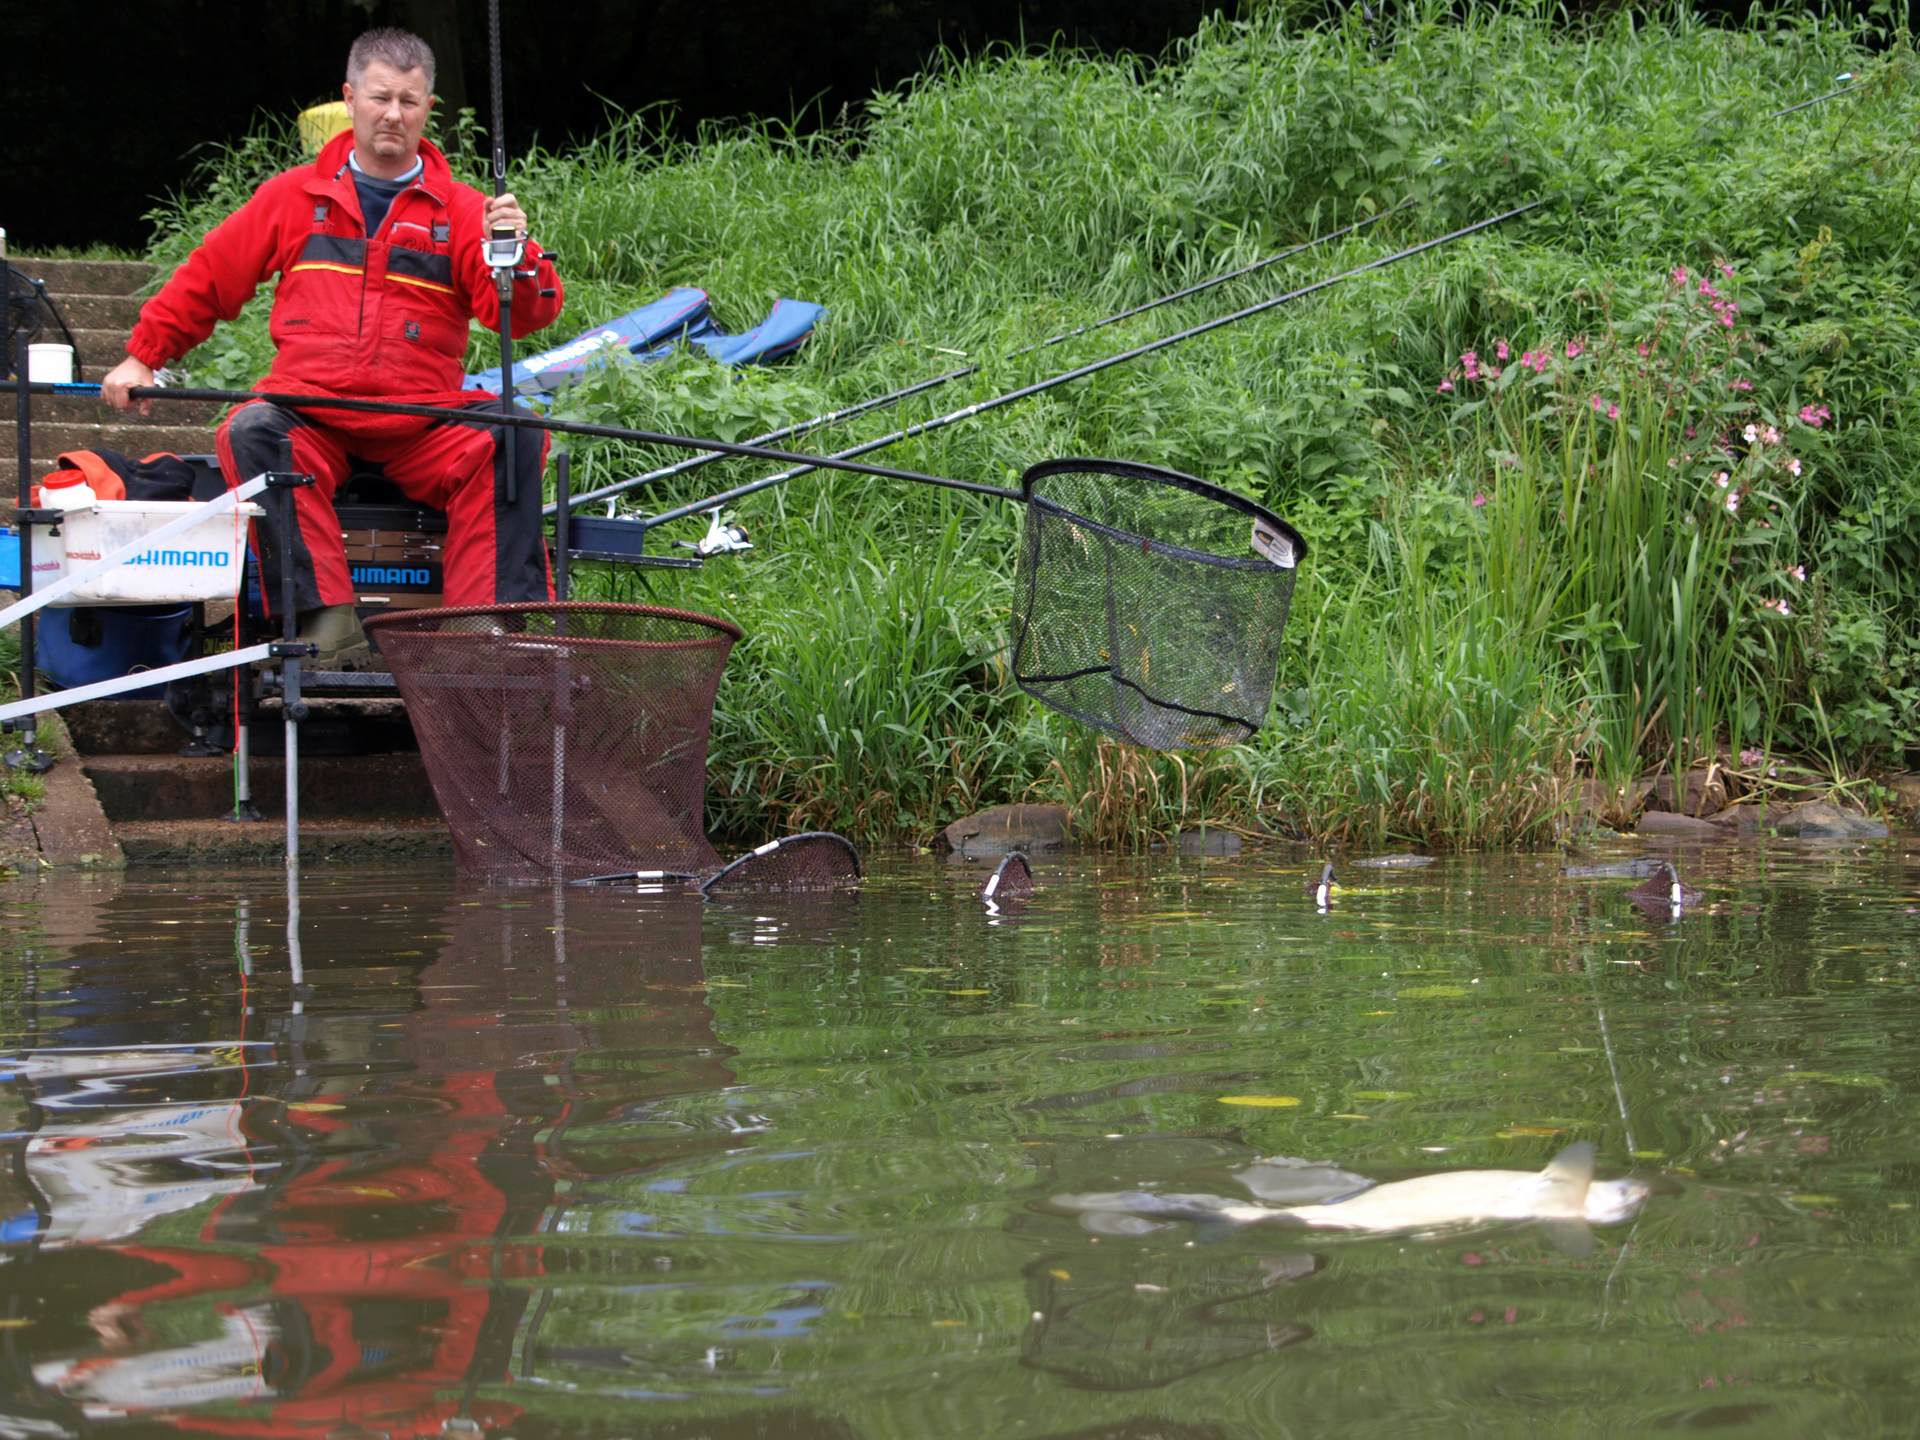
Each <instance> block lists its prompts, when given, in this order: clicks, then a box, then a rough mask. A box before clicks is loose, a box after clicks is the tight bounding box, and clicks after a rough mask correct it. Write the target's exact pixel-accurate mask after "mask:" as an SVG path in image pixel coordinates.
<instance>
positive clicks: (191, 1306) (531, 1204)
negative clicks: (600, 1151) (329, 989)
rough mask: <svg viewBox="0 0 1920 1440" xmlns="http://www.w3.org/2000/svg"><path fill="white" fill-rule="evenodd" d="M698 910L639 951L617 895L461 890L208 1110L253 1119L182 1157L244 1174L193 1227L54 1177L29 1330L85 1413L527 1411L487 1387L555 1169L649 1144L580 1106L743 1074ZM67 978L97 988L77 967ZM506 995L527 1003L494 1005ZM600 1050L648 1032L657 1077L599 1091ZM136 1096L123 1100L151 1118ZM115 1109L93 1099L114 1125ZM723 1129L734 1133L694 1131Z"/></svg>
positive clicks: (501, 1418)
mask: <svg viewBox="0 0 1920 1440" xmlns="http://www.w3.org/2000/svg"><path fill="white" fill-rule="evenodd" d="M596 902H598V903H596ZM699 916H700V912H699V908H698V906H697V905H695V906H680V907H678V908H677V909H675V910H672V911H670V912H667V913H666V914H664V915H662V916H659V917H653V923H650V924H649V927H648V934H649V938H650V941H651V942H652V943H650V945H649V947H648V949H647V951H646V953H645V956H644V958H636V957H635V954H634V951H633V948H632V940H633V933H634V932H633V923H634V917H633V915H632V913H631V910H630V908H628V907H626V906H623V905H620V904H618V903H617V897H612V896H589V897H584V898H583V899H582V900H581V901H579V902H577V903H576V904H575V906H574V908H573V911H572V913H571V915H566V916H560V917H558V918H557V919H556V917H555V916H554V915H552V914H551V913H548V912H546V911H545V910H544V908H535V909H524V908H508V907H505V906H499V905H494V904H457V905H454V906H452V907H450V908H449V909H448V910H447V911H446V912H445V914H444V915H442V916H441V917H439V923H440V926H441V927H442V928H443V929H444V931H445V933H446V934H447V936H448V939H447V942H446V944H445V946H444V948H443V949H442V951H441V953H440V955H439V956H438V958H437V959H436V961H435V962H434V963H433V964H432V965H431V966H429V967H427V968H425V969H424V970H423V971H421V972H419V973H418V974H417V975H416V976H411V977H408V983H407V985H406V986H405V988H404V989H402V990H400V991H398V992H396V993H395V994H393V996H392V997H391V998H386V997H383V998H382V1001H381V1003H380V1012H381V1013H370V1012H369V1010H368V1009H367V1008H361V1009H359V1010H357V1011H355V1010H350V1009H342V1008H329V1007H328V1006H327V1004H326V1003H325V982H324V979H323V980H322V982H321V986H320V990H321V993H322V1000H321V1003H319V1004H317V1005H315V1006H314V1007H313V1008H311V1009H310V1011H309V1013H307V1014H305V1015H282V1016H280V1017H279V1018H278V1019H277V1020H276V1021H274V1022H273V1023H272V1024H271V1026H270V1029H271V1031H272V1034H273V1040H274V1050H273V1060H274V1062H276V1063H274V1064H273V1065H272V1067H271V1068H270V1069H257V1070H255V1071H251V1072H241V1071H236V1072H234V1074H233V1075H229V1076H228V1077H227V1079H226V1081H225V1083H226V1084H227V1085H228V1087H229V1088H230V1089H232V1088H245V1089H247V1090H248V1091H249V1092H250V1093H247V1094H245V1095H243V1096H232V1095H229V1096H228V1097H227V1098H226V1100H225V1101H224V1102H223V1105H222V1107H217V1108H221V1109H222V1113H223V1114H228V1115H230V1116H231V1117H232V1118H233V1121H234V1126H235V1132H234V1134H233V1135H232V1136H231V1137H227V1138H225V1139H224V1140H223V1144H224V1146H225V1148H224V1149H220V1148H216V1149H215V1150H213V1151H209V1152H199V1153H197V1154H196V1155H188V1154H186V1152H184V1151H178V1150H177V1147H176V1151H177V1153H174V1154H171V1155H170V1156H168V1157H167V1162H166V1163H167V1164H169V1165H179V1164H184V1163H191V1162H193V1161H195V1160H199V1161H205V1160H206V1159H207V1156H208V1155H209V1154H212V1155H215V1156H216V1157H217V1158H218V1161H219V1164H220V1166H221V1167H222V1168H223V1170H224V1171H225V1172H226V1173H227V1174H228V1175H229V1176H230V1177H237V1178H241V1179H243V1180H244V1183H243V1184H242V1185H241V1186H240V1187H239V1188H238V1189H237V1190H236V1192H235V1193H231V1194H226V1195H224V1196H220V1197H218V1198H215V1197H213V1196H211V1195H201V1196H199V1197H198V1198H197V1199H196V1200H195V1201H194V1202H193V1204H194V1206H195V1207H199V1208H203V1209H204V1210H205V1214H204V1218H203V1219H202V1220H201V1222H200V1225H199V1227H198V1230H197V1233H195V1234H194V1236H193V1239H192V1240H190V1241H185V1242H181V1241H175V1242H173V1243H159V1242H156V1241H154V1240H152V1239H151V1238H150V1234H149V1233H142V1228H141V1226H140V1225H138V1224H135V1225H133V1226H132V1227H130V1228H129V1227H126V1226H121V1225H116V1227H115V1228H114V1229H113V1230H112V1232H111V1236H112V1238H111V1242H110V1243H89V1241H88V1239H87V1238H85V1237H88V1236H101V1237H102V1238H104V1236H105V1233H106V1232H102V1231H101V1230H100V1228H99V1227H100V1223H101V1221H100V1219H99V1217H97V1216H94V1217H89V1216H88V1215H86V1214H82V1213H80V1212H81V1211H84V1210H85V1209H86V1208H87V1207H88V1206H89V1205H90V1204H93V1203H95V1202H94V1201H93V1200H90V1199H89V1198H88V1196H89V1195H90V1194H91V1195H94V1196H95V1197H97V1199H98V1203H99V1205H100V1206H102V1207H104V1209H105V1210H107V1211H110V1212H113V1213H114V1214H116V1215H118V1214H120V1213H121V1212H122V1211H124V1210H125V1209H126V1206H125V1205H124V1204H123V1203H122V1202H123V1200H124V1194H122V1195H121V1196H120V1197H118V1198H116V1197H115V1196H113V1195H112V1194H111V1193H109V1194H107V1195H105V1196H102V1195H100V1192H98V1191H93V1192H88V1191H85V1190H82V1189H80V1188H79V1187H76V1186H62V1187H59V1188H60V1191H61V1193H60V1196H59V1198H58V1205H59V1206H60V1207H61V1213H60V1214H57V1215H56V1216H55V1217H54V1221H53V1223H52V1224H50V1225H49V1226H48V1227H47V1229H46V1232H45V1235H43V1237H42V1239H41V1241H40V1245H39V1248H38V1249H37V1250H36V1251H35V1252H33V1253H32V1254H31V1255H30V1256H27V1257H23V1262H22V1263H21V1264H20V1265H18V1266H16V1267H10V1268H12V1269H13V1271H14V1273H13V1274H12V1275H11V1276H10V1277H9V1278H10V1280H12V1281H14V1282H16V1284H17V1283H18V1282H23V1281H24V1282H25V1284H24V1290H26V1291H31V1292H37V1295H38V1299H37V1308H38V1310H39V1311H40V1312H41V1313H43V1314H46V1315H47V1316H48V1317H49V1318H50V1319H52V1320H54V1321H55V1322H56V1323H54V1324H51V1325H49V1326H48V1327H47V1328H46V1329H44V1330H39V1329H38V1328H37V1327H36V1331H35V1333H34V1336H33V1338H34V1339H35V1340H40V1341H41V1342H42V1343H41V1344H40V1345H36V1346H34V1347H33V1348H34V1349H35V1351H37V1353H35V1354H32V1355H30V1356H27V1357H25V1358H26V1359H27V1360H28V1367H29V1370H30V1375H31V1378H32V1381H33V1382H34V1383H35V1384H36V1385H38V1386H39V1387H40V1388H41V1390H42V1392H43V1393H47V1392H51V1394H53V1395H58V1396H60V1397H62V1398H63V1399H64V1400H65V1401H66V1403H67V1404H68V1405H70V1406H73V1407H77V1409H78V1411H79V1412H80V1414H81V1415H83V1416H85V1415H93V1416H105V1415H109V1414H147V1415H150V1416H155V1417H156V1418H164V1419H165V1420H167V1421H168V1422H170V1423H173V1424H176V1425H179V1426H181V1427H182V1428H186V1429H191V1430H193V1431H195V1432H196V1433H223V1434H234V1435H301V1434H315V1435H319V1434H328V1433H334V1432H337V1431H339V1430H341V1429H344V1428H352V1429H354V1430H355V1431H356V1432H359V1431H377V1432H381V1433H385V1434H388V1435H395V1436H400V1435H406V1436H425V1435H435V1434H439V1433H442V1429H443V1427H444V1426H446V1425H447V1424H448V1423H449V1422H454V1423H455V1424H465V1425H469V1426H472V1427H477V1428H480V1429H495V1428H498V1427H500V1426H503V1425H506V1424H508V1423H510V1422H511V1421H512V1420H514V1419H515V1418H516V1417H517V1416H518V1415H519V1414H520V1410H519V1408H518V1407H517V1406H516V1405H514V1404H512V1403H511V1402H510V1401H508V1400H504V1399H500V1398H497V1397H496V1396H494V1395H492V1394H490V1393H487V1392H488V1390H489V1389H491V1388H492V1387H497V1386H499V1385H500V1384H502V1383H503V1382H505V1381H506V1380H507V1378H508V1376H509V1372H510V1370H511V1368H512V1365H513V1360H514V1356H515V1355H516V1353H518V1352H519V1351H520V1349H521V1342H520V1340H517V1339H516V1336H517V1334H518V1333H519V1332H521V1331H525V1332H526V1333H525V1335H524V1337H522V1338H523V1339H524V1344H525V1346H526V1347H527V1349H528V1350H529V1351H530V1350H531V1349H532V1347H533V1345H534V1344H535V1341H536V1338H537V1337H536V1335H535V1333H534V1332H535V1330H536V1328H537V1327H536V1326H535V1325H534V1324H533V1323H532V1321H531V1320H530V1319H529V1318H528V1316H527V1312H526V1301H527V1299H528V1297H529V1296H530V1295H531V1294H533V1293H534V1292H535V1291H536V1289H537V1288H538V1283H537V1282H538V1279H539V1277H540V1276H541V1274H542V1273H543V1270H544V1260H543V1255H542V1249H541V1243H540V1239H539V1237H540V1236H541V1235H542V1234H543V1233H544V1232H545V1231H546V1229H547V1228H548V1227H547V1223H546V1222H547V1221H548V1219H549V1217H554V1216H556V1213H557V1212H555V1211H554V1210H553V1209H552V1207H553V1206H554V1204H555V1203H556V1193H555V1186H554V1176H555V1175H556V1174H557V1173H564V1174H571V1175H576V1176H578V1175H585V1174H600V1173H606V1172H609V1171H612V1170H614V1169H624V1168H630V1167H631V1166H632V1165H633V1164H634V1163H635V1161H636V1156H635V1147H633V1146H632V1145H631V1144H626V1145H620V1146H616V1147H613V1148H612V1149H611V1150H609V1151H608V1152H607V1154H606V1155H605V1156H604V1157H601V1156H599V1155H597V1154H596V1152H595V1151H594V1149H593V1148H592V1147H591V1146H590V1145H588V1144H585V1143H582V1144H580V1145H577V1146H576V1145H574V1144H573V1143H572V1142H571V1140H570V1138H569V1136H568V1129H569V1126H570V1124H572V1123H574V1122H576V1121H584V1122H586V1123H585V1124H584V1125H583V1127H582V1128H583V1129H587V1130H589V1131H591V1130H592V1129H593V1128H595V1122H598V1121H601V1120H603V1119H604V1118H605V1116H604V1113H603V1112H604V1109H605V1108H606V1107H607V1106H617V1107H619V1108H621V1109H622V1110H623V1111H624V1110H626V1109H627V1108H629V1107H630V1106H631V1105H632V1103H633V1102H634V1101H635V1100H636V1099H638V1100H641V1101H642V1102H644V1100H645V1099H646V1098H647V1097H648V1096H650V1095H652V1094H656V1093H657V1094H677V1093H685V1092H688V1091H704V1090H710V1089H714V1088H719V1087H723V1086H726V1085H728V1084H730V1083H731V1080H732V1076H731V1073H730V1072H729V1071H728V1069H727V1067H726V1064H725V1056H726V1055H727V1053H728V1052H727V1051H726V1049H725V1048H724V1047H723V1046H721V1045H719V1044H718V1042H717V1041H716V1040H715V1038H714V1034H713V1028H712V1017H711V1014H710V1012H709V1011H708V1009H707V1007H706V1004H705V1002H704V999H703V996H702V993H701V987H700V984H699V981H700V966H699V958H698V957H699ZM674 917H678V920H679V923H678V925H675V924H673V923H671V921H672V919H673V918H674ZM312 938H313V937H311V936H310V937H309V940H311V939H312ZM569 946H570V948H569ZM388 973H389V974H392V973H394V972H392V971H391V970H389V972H388ZM70 978H72V979H74V980H75V981H76V982H78V988H84V972H83V971H81V970H76V971H75V972H74V974H73V976H71V977H70ZM175 978H176V982H177V972H175ZM342 998H344V997H342ZM395 1000H397V1001H398V1002H399V1004H398V1005H395V1004H394V1003H393V1002H394V1001H395ZM358 1003H359V1004H360V1005H362V1006H363V1007H364V1006H365V1001H364V999H362V1000H361V1001H359V1002H358ZM507 1014H511V1015H512V1016H513V1017H514V1023H511V1024H501V1023H499V1017H501V1016H502V1015H507ZM216 1023H218V1022H216ZM600 1046H617V1047H619V1048H620V1049H621V1050H622V1051H623V1052H624V1053H627V1054H631V1053H633V1052H635V1051H641V1052H642V1053H646V1054H648V1055H650V1056H651V1057H653V1058H654V1059H655V1060H656V1061H657V1072H656V1073H655V1074H653V1075H651V1076H648V1077H645V1078H640V1079H638V1080H637V1081H636V1077H634V1076H633V1075H631V1074H630V1073H626V1072H624V1071H622V1072H618V1073H617V1080H618V1085H617V1089H616V1090H614V1091H610V1092H609V1095H608V1097H607V1098H606V1099H605V1100H604V1101H603V1100H602V1098H601V1096H599V1095H598V1094H596V1093H595V1089H594V1083H593V1072H592V1070H591V1067H589V1069H588V1071H587V1072H585V1073H584V1074H583V1073H581V1072H579V1071H577V1070H576V1069H575V1068H574V1067H573V1066H572V1065H571V1064H570V1059H571V1057H574V1056H580V1055H583V1054H585V1053H586V1052H590V1051H591V1050H593V1049H594V1048H596V1047H600ZM148 1063H149V1064H151V1063H152V1062H151V1061H149V1062H148ZM163 1063H173V1062H172V1061H170V1060H169V1061H165V1062H163ZM239 1075H250V1076H251V1079H250V1081H247V1082H245V1083H244V1084H243V1085H236V1084H235V1077H236V1076H239ZM263 1075H264V1076H266V1077H267V1079H266V1082H265V1083H262V1076H263ZM556 1080H557V1081H558V1082H559V1083H554V1082H555V1081H556ZM125 1093H126V1094H128V1095H133V1096H135V1097H136V1098H139V1096H140V1095H141V1093H142V1092H140V1091H139V1087H138V1086H137V1085H134V1086H131V1087H129V1089H128V1090H127V1091H126V1092H125ZM102 1098H103V1099H104V1098H108V1097H107V1096H105V1095H103V1097H102ZM141 1113H143V1112H142V1111H141V1110H140V1109H139V1107H121V1112H120V1114H119V1117H118V1118H120V1119H121V1120H122V1121H124V1123H125V1124H126V1125H128V1126H137V1125H141V1124H149V1123H150V1120H142V1119H140V1118H138V1116H139V1115H140V1114H141ZM115 1118H116V1115H115V1112H114V1111H113V1109H112V1108H111V1107H106V1108H102V1109H99V1110H96V1111H95V1112H94V1113H93V1116H92V1121H91V1123H92V1124H93V1126H94V1127H95V1133H96V1135H97V1136H98V1138H100V1139H101V1140H102V1141H103V1142H106V1143H111V1140H112V1138H113V1135H114V1128H113V1127H114V1121H115ZM120 1138H121V1139H122V1140H124V1139H125V1138H126V1136H125V1135H124V1134H123V1135H121V1136H120ZM715 1142H717V1143H721V1144H724V1143H727V1142H726V1138H725V1137H724V1136H721V1137H713V1139H711V1140H709V1139H708V1137H700V1140H699V1141H698V1142H695V1143H715ZM686 1143H687V1142H686V1141H685V1140H682V1139H675V1140H674V1141H672V1142H670V1144H669V1145H668V1147H667V1148H668V1149H669V1150H670V1151H671V1153H672V1154H675V1155H677V1154H680V1153H683V1150H684V1146H685V1144H686ZM103 1174H104V1177H105V1179H106V1180H107V1182H108V1183H107V1189H108V1191H109V1192H111V1191H112V1190H114V1189H120V1190H122V1191H124V1190H125V1189H126V1188H127V1187H133V1188H136V1189H137V1188H138V1186H137V1182H138V1181H139V1179H140V1177H139V1176H138V1175H137V1174H134V1173H132V1172H122V1173H117V1174H116V1173H108V1172H103ZM149 1178H152V1177H149ZM190 1208H191V1207H190ZM175 1213H176V1214H182V1213H185V1212H184V1211H176V1212H175ZM48 1237H56V1238H53V1239H49V1238H48ZM23 1272H24V1273H23ZM76 1282H78V1283H76ZM87 1294H91V1295H93V1296H96V1297H99V1298H98V1299H97V1300H96V1301H94V1302H93V1303H91V1304H90V1305H89V1304H87V1302H86V1301H84V1300H80V1302H79V1303H80V1304H82V1305H83V1306H85V1317H86V1324H87V1327H88V1331H87V1332H83V1333H88V1334H90V1336H91V1341H92V1343H91V1345H87V1344H85V1343H83V1342H81V1341H80V1339H79V1337H77V1336H75V1335H74V1333H73V1330H72V1325H71V1320H70V1319H69V1318H68V1315H70V1314H71V1307H72V1306H73V1305H74V1303H75V1301H76V1298H77V1297H80V1296H84V1295H87ZM61 1309H65V1310H66V1311H67V1312H68V1315H59V1314H58V1313H57V1312H58V1311H59V1310H61ZM63 1327H64V1332H63ZM183 1335H184V1336H190V1337H192V1338H188V1339H184V1340H183V1339H182V1338H180V1337H182V1336H183ZM46 1341H51V1342H52V1343H51V1344H47V1343H45V1342H46ZM69 1413H71V1412H69Z"/></svg>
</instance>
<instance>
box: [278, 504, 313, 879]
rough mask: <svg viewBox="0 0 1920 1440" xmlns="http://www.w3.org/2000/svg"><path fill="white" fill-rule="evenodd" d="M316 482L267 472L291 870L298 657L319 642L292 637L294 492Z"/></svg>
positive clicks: (292, 866) (301, 715) (296, 841)
mask: <svg viewBox="0 0 1920 1440" xmlns="http://www.w3.org/2000/svg"><path fill="white" fill-rule="evenodd" d="M311 484H313V477H312V476H311V475H292V474H287V473H285V472H281V471H273V472H269V474H268V475H267V498H268V499H269V500H270V501H271V502H272V503H273V504H274V505H275V506H276V507H277V512H278V518H277V521H276V528H277V529H278V531H279V543H280V546H281V550H282V553H281V556H280V639H279V640H278V641H277V642H275V644H274V645H273V647H272V653H273V656H274V658H275V659H277V660H278V661H279V662H280V714H281V715H282V716H283V717H284V718H285V720H286V771H287V871H288V873H289V874H290V875H296V876H297V875H298V873H299V870H300V722H301V721H302V720H304V719H306V718H307V707H306V705H305V703H304V702H303V701H302V700H301V699H300V661H301V660H302V658H304V657H306V656H309V655H316V654H318V653H319V647H318V646H315V645H309V644H306V643H304V642H302V641H299V640H296V639H294V627H295V625H296V624H297V620H296V617H295V615H294V613H293V537H294V535H295V534H296V533H297V532H296V530H295V528H294V527H295V524H296V522H295V520H294V516H293V492H294V490H295V489H296V488H297V487H299V486H301V485H311Z"/></svg>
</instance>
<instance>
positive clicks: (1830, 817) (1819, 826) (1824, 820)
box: [1773, 800, 1889, 840]
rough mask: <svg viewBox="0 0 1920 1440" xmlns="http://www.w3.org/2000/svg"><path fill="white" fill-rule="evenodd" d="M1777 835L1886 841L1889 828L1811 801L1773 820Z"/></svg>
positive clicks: (1822, 802) (1847, 811)
mask: <svg viewBox="0 0 1920 1440" xmlns="http://www.w3.org/2000/svg"><path fill="white" fill-rule="evenodd" d="M1773 830H1774V833H1775V834H1776V835H1786V836H1789V837H1791V838H1793V839H1795V840H1884V839H1886V838H1887V835H1888V833H1889V832H1888V830H1887V827H1886V826H1885V825H1883V824H1881V823H1880V822H1879V821H1878V820H1871V819H1868V818H1867V817H1866V816H1865V815H1856V814H1855V813H1853V812H1852V811H1851V810H1842V809H1840V808H1838V807H1837V806H1833V805H1829V804H1827V803H1826V802H1825V801H1824V800H1809V801H1807V802H1806V803H1805V804H1804V805H1796V806H1794V807H1793V808H1792V809H1791V810H1789V811H1787V812H1786V813H1785V814H1783V815H1780V816H1778V817H1776V818H1775V819H1774V822H1773Z"/></svg>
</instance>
